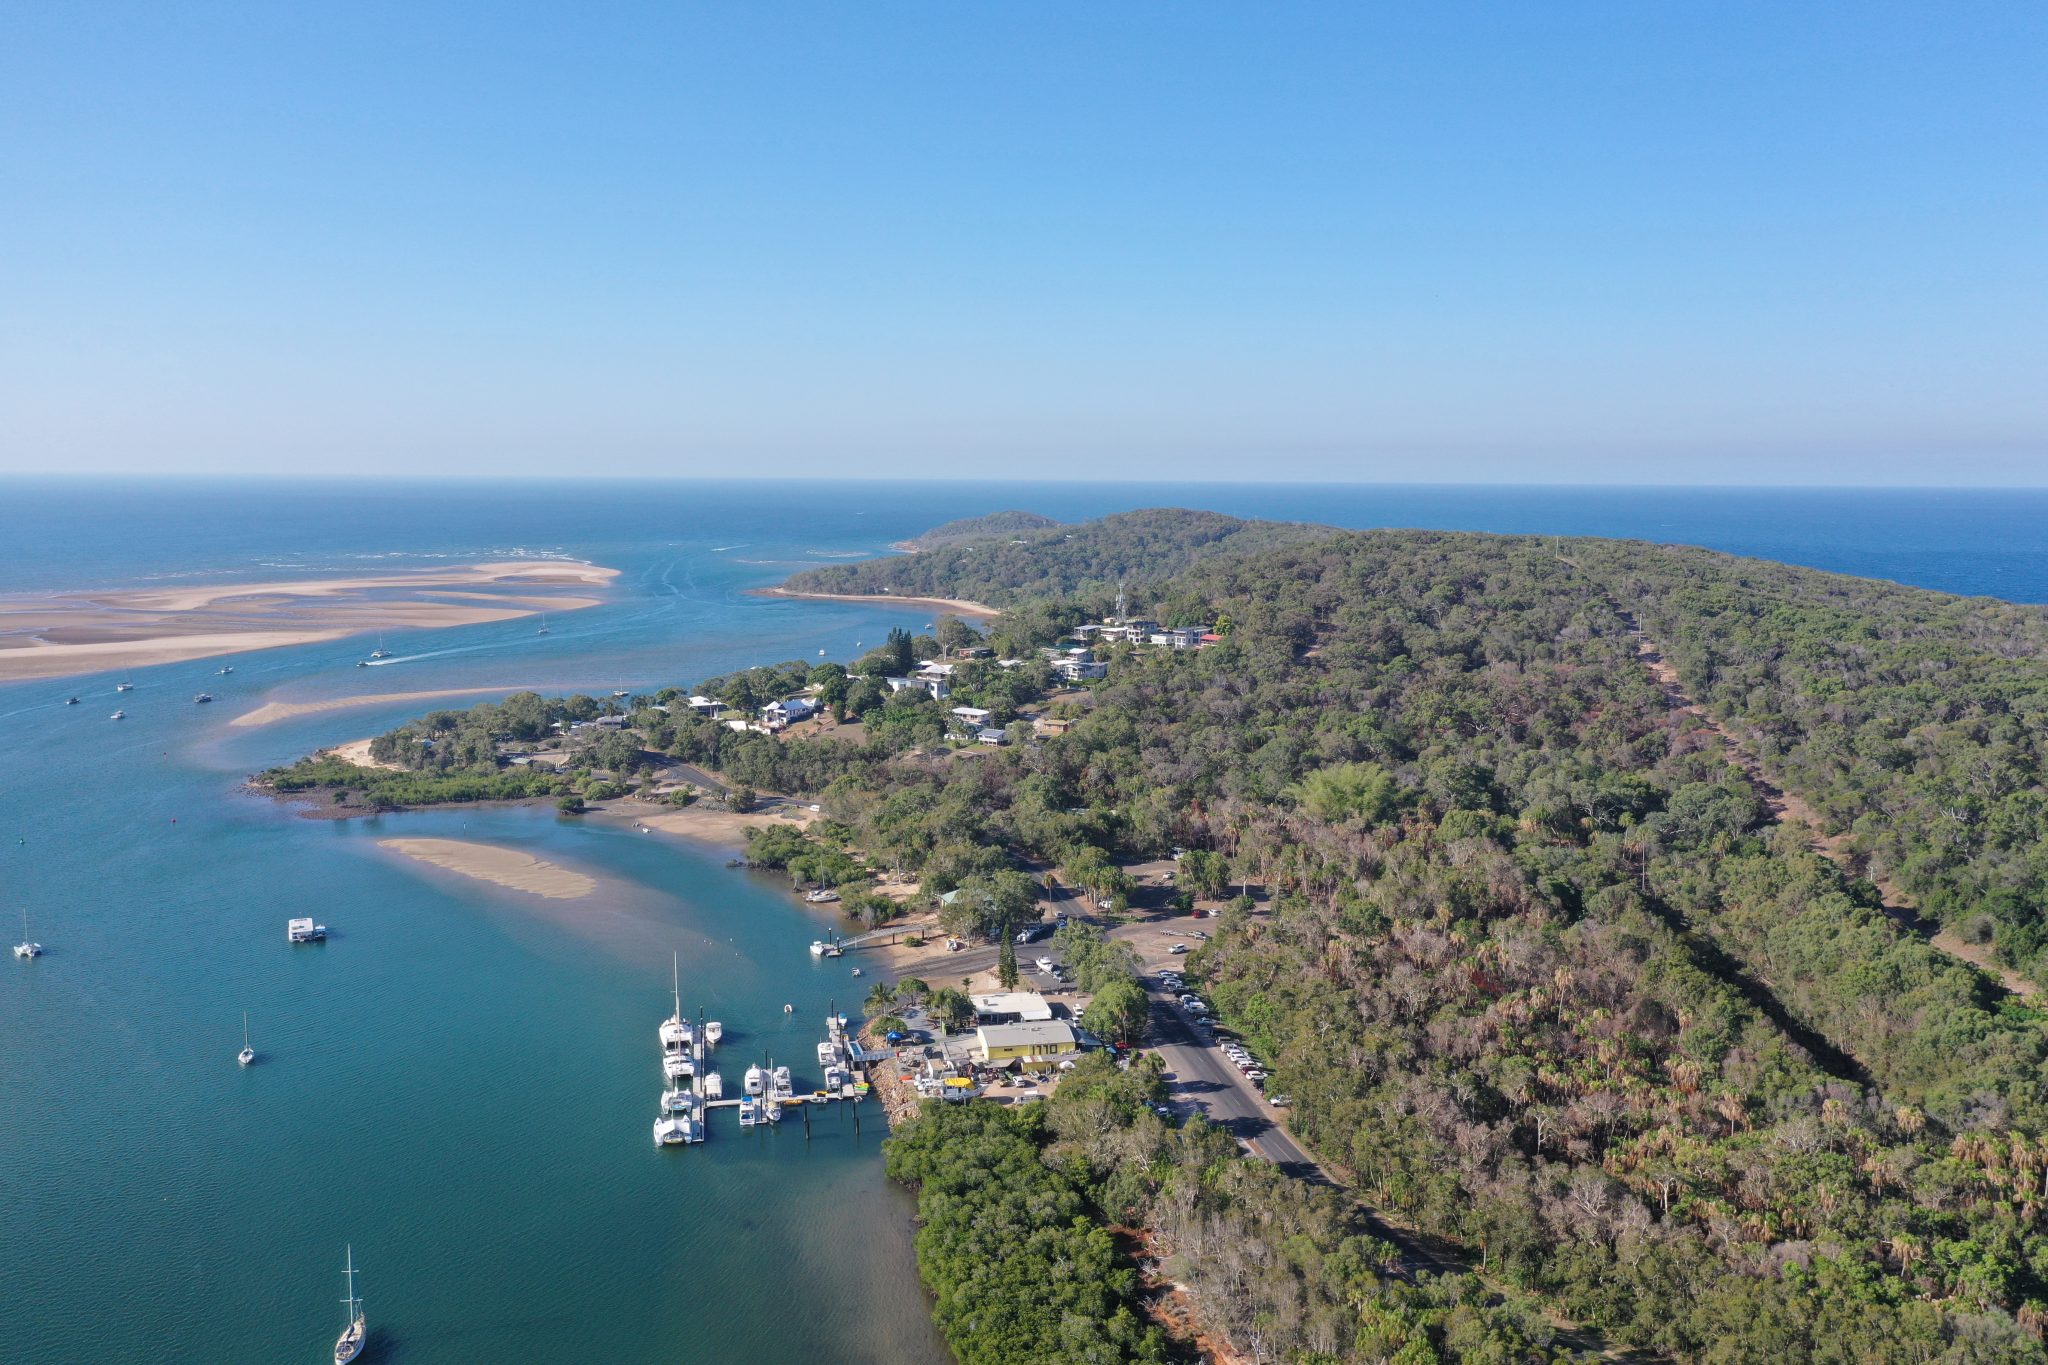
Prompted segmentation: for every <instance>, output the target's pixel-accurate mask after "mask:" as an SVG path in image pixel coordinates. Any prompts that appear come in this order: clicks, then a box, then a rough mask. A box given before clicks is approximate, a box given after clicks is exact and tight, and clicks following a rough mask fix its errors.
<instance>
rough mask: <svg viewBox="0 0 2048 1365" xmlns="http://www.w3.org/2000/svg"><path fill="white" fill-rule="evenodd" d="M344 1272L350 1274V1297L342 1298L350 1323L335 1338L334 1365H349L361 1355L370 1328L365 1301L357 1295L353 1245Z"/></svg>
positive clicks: (349, 1250)
mask: <svg viewBox="0 0 2048 1365" xmlns="http://www.w3.org/2000/svg"><path fill="white" fill-rule="evenodd" d="M342 1273H343V1274H345V1275H346V1276H348V1297H347V1298H345V1299H343V1300H342V1304H343V1305H344V1306H345V1307H346V1308H347V1309H348V1325H347V1326H345V1327H343V1328H342V1329H341V1335H340V1336H338V1337H336V1338H335V1339H334V1365H349V1362H350V1361H352V1360H354V1359H355V1358H356V1357H357V1356H359V1355H361V1354H362V1353H363V1338H364V1337H365V1335H366V1334H367V1333H368V1330H369V1329H368V1327H367V1326H366V1325H365V1324H364V1321H363V1301H362V1300H361V1299H359V1298H357V1297H356V1249H355V1248H354V1247H352V1246H351V1247H350V1248H349V1249H348V1267H347V1269H346V1270H344V1271H343V1272H342Z"/></svg>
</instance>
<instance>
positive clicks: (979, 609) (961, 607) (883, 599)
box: [760, 588, 1003, 618]
mask: <svg viewBox="0 0 2048 1365" xmlns="http://www.w3.org/2000/svg"><path fill="white" fill-rule="evenodd" d="M760 592H761V594H762V595H763V596H766V597H801V598H808V599H810V600H812V601H815V602H864V603H866V604H867V605H868V606H871V607H874V606H891V607H924V608H928V609H930V610H932V611H935V612H949V613H951V614H952V615H954V616H963V617H964V616H978V617H983V618H993V617H997V616H1001V615H1002V614H1003V613H1002V611H1001V609H1000V608H997V607H991V606H989V605H987V604H986V603H983V602H970V601H968V600H967V599H966V598H964V597H896V596H893V595H892V594H889V593H867V592H792V591H791V590H789V589H788V588H762V589H760Z"/></svg>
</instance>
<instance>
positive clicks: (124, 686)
mask: <svg viewBox="0 0 2048 1365" xmlns="http://www.w3.org/2000/svg"><path fill="white" fill-rule="evenodd" d="M114 690H115V691H116V692H133V691H134V690H135V684H134V683H115V684H114Z"/></svg>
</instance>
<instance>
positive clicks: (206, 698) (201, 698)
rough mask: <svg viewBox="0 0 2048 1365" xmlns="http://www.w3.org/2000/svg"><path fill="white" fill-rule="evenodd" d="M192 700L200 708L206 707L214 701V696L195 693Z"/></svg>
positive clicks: (207, 693) (205, 693)
mask: <svg viewBox="0 0 2048 1365" xmlns="http://www.w3.org/2000/svg"><path fill="white" fill-rule="evenodd" d="M192 700H193V702H194V703H195V704H197V705H199V706H204V705H206V703H208V702H210V701H212V700H213V694H212V693H211V692H199V693H195V694H194V695H193V697H192Z"/></svg>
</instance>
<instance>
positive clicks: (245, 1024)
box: [235, 1010, 256, 1066]
mask: <svg viewBox="0 0 2048 1365" xmlns="http://www.w3.org/2000/svg"><path fill="white" fill-rule="evenodd" d="M235 1060H236V1061H238V1062H240V1063H241V1064H242V1065H243V1066H247V1065H249V1064H250V1063H251V1062H253V1061H255V1060H256V1049H255V1048H253V1047H250V1046H249V1011H247V1010H243V1011H242V1050H241V1051H240V1052H237V1053H236V1054H235Z"/></svg>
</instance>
